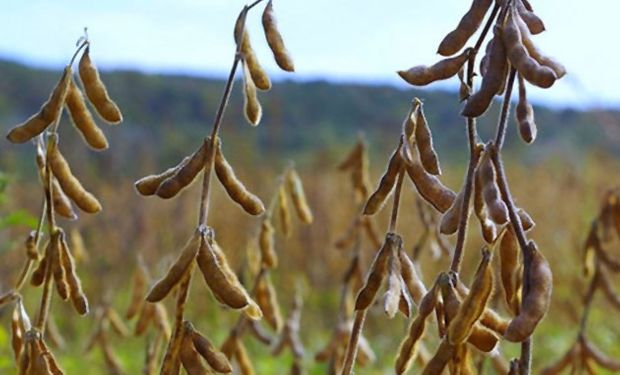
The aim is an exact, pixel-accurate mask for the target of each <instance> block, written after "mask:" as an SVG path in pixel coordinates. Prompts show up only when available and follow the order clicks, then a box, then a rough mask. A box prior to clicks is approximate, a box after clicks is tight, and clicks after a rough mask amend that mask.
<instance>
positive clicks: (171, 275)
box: [146, 230, 202, 302]
mask: <svg viewBox="0 0 620 375" xmlns="http://www.w3.org/2000/svg"><path fill="white" fill-rule="evenodd" d="M201 238H202V236H201V235H200V231H199V230H196V231H194V233H193V234H192V237H191V238H190V239H189V241H187V243H186V244H185V246H184V247H183V250H181V253H180V254H179V256H178V257H177V259H176V260H175V261H174V263H173V264H172V265H171V266H170V269H168V272H167V273H166V275H165V276H164V277H163V278H161V279H160V280H158V281H157V282H156V283H155V285H153V287H151V290H150V291H149V293H148V294H147V295H146V300H147V301H149V302H159V301H161V300H162V299H164V298H165V297H166V296H167V295H168V293H170V291H171V290H172V288H174V287H175V286H176V285H177V284H178V283H179V282H180V281H181V278H183V275H185V273H186V272H187V270H188V269H189V267H190V265H191V264H192V262H193V261H194V259H195V258H196V254H197V253H198V249H199V247H200V239H201Z"/></svg>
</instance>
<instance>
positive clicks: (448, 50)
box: [437, 0, 493, 56]
mask: <svg viewBox="0 0 620 375" xmlns="http://www.w3.org/2000/svg"><path fill="white" fill-rule="evenodd" d="M492 3H493V0H473V1H472V4H471V7H470V8H469V10H468V11H467V13H465V15H464V16H463V18H461V21H460V22H459V24H458V26H457V27H456V29H454V30H452V31H451V32H449V33H448V35H446V36H445V37H444V38H443V40H442V41H441V43H440V44H439V48H438V50H437V53H439V54H440V55H442V56H452V55H454V54H455V53H457V52H458V51H460V50H461V48H463V47H464V46H465V43H467V40H469V38H471V36H472V35H473V34H474V33H475V32H476V30H478V28H479V27H480V24H481V23H482V20H483V19H484V15H485V14H486V13H487V12H488V10H489V8H490V7H491V4H492Z"/></svg>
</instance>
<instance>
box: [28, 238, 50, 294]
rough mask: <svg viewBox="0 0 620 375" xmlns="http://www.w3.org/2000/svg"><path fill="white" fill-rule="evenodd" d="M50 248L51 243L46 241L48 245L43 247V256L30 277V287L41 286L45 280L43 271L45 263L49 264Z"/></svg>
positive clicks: (45, 267)
mask: <svg viewBox="0 0 620 375" xmlns="http://www.w3.org/2000/svg"><path fill="white" fill-rule="evenodd" d="M51 246H52V243H51V241H48V243H47V244H46V245H45V254H44V255H43V258H42V259H41V260H40V261H39V265H38V266H37V268H35V269H34V271H33V272H32V276H31V277H30V285H32V286H39V285H41V284H43V280H44V279H45V270H46V269H47V263H48V262H51V256H52V250H51Z"/></svg>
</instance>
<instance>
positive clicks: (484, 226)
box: [473, 177, 497, 244]
mask: <svg viewBox="0 0 620 375" xmlns="http://www.w3.org/2000/svg"><path fill="white" fill-rule="evenodd" d="M473 199H474V212H475V214H476V217H477V218H478V222H479V223H480V231H481V232H482V238H483V239H484V241H485V242H486V243H488V244H492V243H493V242H495V239H496V237H497V227H496V226H495V224H494V223H493V221H491V220H490V219H489V217H488V215H487V210H486V208H485V206H484V199H483V197H482V184H481V183H480V179H479V178H475V177H474V190H473Z"/></svg>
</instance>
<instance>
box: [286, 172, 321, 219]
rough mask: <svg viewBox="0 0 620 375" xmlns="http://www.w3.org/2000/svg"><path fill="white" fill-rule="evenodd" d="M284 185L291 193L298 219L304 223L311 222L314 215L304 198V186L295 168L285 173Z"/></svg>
mask: <svg viewBox="0 0 620 375" xmlns="http://www.w3.org/2000/svg"><path fill="white" fill-rule="evenodd" d="M286 187H287V188H288V192H289V193H290V195H291V200H292V201H293V207H295V212H296V213H297V217H298V218H299V220H300V221H301V222H302V223H304V224H311V223H312V221H313V220H314V217H313V215H312V211H311V210H310V206H309V205H308V200H307V199H306V194H305V193H304V186H303V184H302V183H301V178H300V177H299V175H298V174H297V171H295V169H292V168H291V169H290V170H289V171H288V173H287V174H286Z"/></svg>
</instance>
